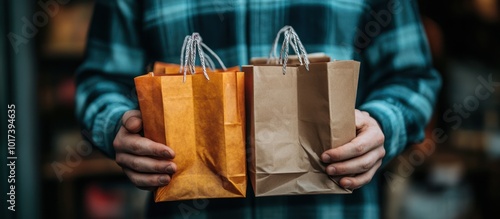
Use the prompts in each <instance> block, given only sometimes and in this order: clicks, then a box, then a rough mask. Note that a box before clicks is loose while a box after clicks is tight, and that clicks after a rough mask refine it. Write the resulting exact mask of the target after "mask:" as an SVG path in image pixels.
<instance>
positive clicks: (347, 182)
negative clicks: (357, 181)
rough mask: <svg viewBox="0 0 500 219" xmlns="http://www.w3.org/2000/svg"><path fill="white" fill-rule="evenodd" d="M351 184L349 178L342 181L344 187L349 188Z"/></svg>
mask: <svg viewBox="0 0 500 219" xmlns="http://www.w3.org/2000/svg"><path fill="white" fill-rule="evenodd" d="M351 184H352V182H351V181H350V180H346V181H345V183H344V188H346V189H349V188H350V186H351Z"/></svg>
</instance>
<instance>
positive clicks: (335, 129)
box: [243, 59, 360, 196]
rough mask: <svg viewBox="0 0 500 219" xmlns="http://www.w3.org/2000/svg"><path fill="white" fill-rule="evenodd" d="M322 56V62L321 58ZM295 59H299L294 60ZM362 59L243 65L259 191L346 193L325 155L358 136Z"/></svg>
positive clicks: (253, 168)
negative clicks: (329, 169)
mask: <svg viewBox="0 0 500 219" xmlns="http://www.w3.org/2000/svg"><path fill="white" fill-rule="evenodd" d="M320 61H322V60H321V59H320ZM291 63H296V62H294V61H293V60H292V61H291ZM359 66H360V64H359V62H356V61H333V62H318V63H310V64H309V65H308V67H309V71H307V70H306V68H305V66H304V65H297V64H294V65H288V66H286V74H283V71H282V69H283V67H282V66H278V65H273V64H267V65H266V64H258V65H254V66H243V71H244V72H245V89H246V100H247V103H246V104H247V125H248V126H247V130H248V131H247V132H248V140H249V150H250V154H251V156H250V159H249V160H248V162H249V174H250V179H251V182H252V187H253V189H254V192H255V195H256V196H275V195H299V194H342V193H344V194H347V193H351V192H352V191H351V190H348V189H344V188H342V187H340V186H339V185H338V184H337V183H336V180H337V179H332V178H330V177H329V176H328V175H327V174H326V171H325V164H323V163H322V162H321V159H320V156H321V154H322V153H323V152H324V151H326V150H328V149H331V148H335V147H338V146H341V145H343V144H345V143H347V142H349V141H351V140H352V139H354V137H355V136H356V126H355V121H354V107H355V100H356V90H357V83H358V74H359Z"/></svg>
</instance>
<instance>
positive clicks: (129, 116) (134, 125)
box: [122, 110, 142, 133]
mask: <svg viewBox="0 0 500 219" xmlns="http://www.w3.org/2000/svg"><path fill="white" fill-rule="evenodd" d="M122 124H123V127H125V128H126V129H127V130H128V131H129V132H130V133H138V132H140V131H141V129H142V115H141V111H139V110H129V111H127V112H125V114H123V117H122Z"/></svg>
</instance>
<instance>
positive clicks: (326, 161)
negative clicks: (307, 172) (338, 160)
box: [321, 154, 332, 163]
mask: <svg viewBox="0 0 500 219" xmlns="http://www.w3.org/2000/svg"><path fill="white" fill-rule="evenodd" d="M321 160H323V162H325V163H330V162H332V159H331V158H330V156H328V154H323V155H321Z"/></svg>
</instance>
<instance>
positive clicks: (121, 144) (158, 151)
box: [114, 134, 175, 159]
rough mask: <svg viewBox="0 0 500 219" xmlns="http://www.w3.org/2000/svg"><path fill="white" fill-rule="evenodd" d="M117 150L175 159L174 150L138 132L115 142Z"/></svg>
mask: <svg viewBox="0 0 500 219" xmlns="http://www.w3.org/2000/svg"><path fill="white" fill-rule="evenodd" d="M114 147H115V150H117V151H118V152H126V153H131V154H135V155H141V156H153V157H159V158H165V159H173V158H174V157H175V153H174V151H173V150H172V149H171V148H170V147H168V146H166V145H164V144H160V143H157V142H154V141H152V140H150V139H148V138H145V137H142V136H140V135H138V134H133V135H126V136H123V137H121V138H120V141H117V142H115V143H114Z"/></svg>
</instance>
